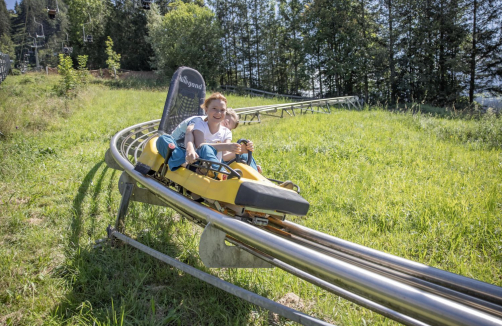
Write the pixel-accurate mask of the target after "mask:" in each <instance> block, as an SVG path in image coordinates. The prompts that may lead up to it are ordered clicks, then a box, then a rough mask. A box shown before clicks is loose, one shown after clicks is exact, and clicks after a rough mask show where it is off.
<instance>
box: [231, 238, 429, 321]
mask: <svg viewBox="0 0 502 326" xmlns="http://www.w3.org/2000/svg"><path fill="white" fill-rule="evenodd" d="M227 241H228V242H230V243H232V244H234V245H236V246H238V247H239V248H241V249H243V250H246V251H247V252H249V253H251V254H253V255H255V256H257V257H259V258H261V259H263V260H265V261H266V262H268V263H270V264H272V265H275V266H277V267H279V268H280V269H282V270H284V271H286V272H288V273H290V274H292V275H295V276H297V277H299V278H301V279H303V280H305V281H307V282H309V283H311V284H314V285H316V286H318V287H320V288H323V289H325V290H327V291H329V292H331V293H335V294H337V295H339V296H341V297H343V298H345V299H347V300H350V301H352V302H357V303H358V304H359V305H360V306H363V307H365V308H368V309H370V310H373V311H375V312H377V313H379V314H380V315H382V316H385V317H388V318H390V319H392V320H395V321H397V322H400V323H401V324H403V325H408V326H427V325H429V324H426V323H423V322H421V321H419V320H416V319H414V318H411V317H409V316H406V315H404V314H402V313H399V312H397V311H394V310H392V309H389V308H387V307H385V306H382V305H380V304H378V303H376V302H373V301H371V300H368V299H366V298H363V297H361V296H359V295H357V294H354V293H352V292H350V291H347V290H345V289H343V288H341V287H339V286H336V285H333V284H330V283H328V282H326V281H323V280H321V279H319V278H317V277H315V276H312V275H310V274H308V273H305V272H303V271H301V270H299V269H298V268H295V267H293V266H291V265H289V264H286V263H284V262H282V261H280V260H279V259H276V258H274V257H272V256H269V255H266V254H264V253H261V252H258V251H256V250H254V249H253V248H251V247H249V246H246V245H245V244H243V243H241V242H239V241H235V240H232V239H228V237H227Z"/></svg>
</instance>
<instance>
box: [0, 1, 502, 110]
mask: <svg viewBox="0 0 502 326" xmlns="http://www.w3.org/2000/svg"><path fill="white" fill-rule="evenodd" d="M55 4H56V0H21V1H20V2H19V3H18V4H16V6H15V10H14V11H11V12H10V20H9V19H4V17H6V16H8V15H9V13H7V11H6V10H5V5H4V0H0V18H1V19H0V34H2V35H3V36H2V35H0V37H2V49H3V50H2V51H3V52H7V53H8V52H9V50H8V47H11V48H12V44H14V45H15V46H16V56H17V59H18V61H19V62H21V63H22V62H23V61H24V60H26V61H28V63H29V64H31V65H33V64H34V63H35V59H34V55H33V53H32V52H33V45H34V44H35V45H38V46H40V48H38V52H39V59H40V62H41V64H42V65H47V64H49V65H52V66H55V65H57V57H56V56H55V54H57V53H58V52H61V48H62V47H61V45H62V44H61V43H62V42H63V40H66V38H67V35H68V36H69V38H68V40H69V43H70V45H71V46H73V48H74V52H73V54H72V55H73V56H74V59H75V58H76V56H77V55H81V54H85V55H88V56H89V67H90V68H101V67H106V65H107V64H106V60H107V58H108V57H107V54H106V52H105V50H104V49H105V41H106V39H107V37H108V36H110V37H111V38H112V39H113V40H114V42H115V48H114V50H115V51H116V52H117V53H120V54H121V55H122V58H121V61H120V63H121V67H122V68H124V69H131V70H151V69H158V70H159V72H161V73H162V74H165V75H167V76H166V77H167V78H169V76H170V73H171V72H172V71H173V70H174V69H175V68H176V67H178V66H180V65H186V66H192V67H194V68H196V69H198V70H200V71H201V72H202V73H203V75H204V77H205V78H206V79H207V80H208V81H210V82H211V83H216V82H218V83H220V84H231V85H238V86H247V87H254V88H259V89H263V90H268V91H274V92H279V93H288V94H309V95H314V96H342V95H360V96H361V97H362V98H364V99H365V100H366V101H372V102H378V101H379V102H382V103H392V104H395V103H398V102H427V103H431V104H435V105H455V107H456V108H459V107H461V106H462V104H466V103H471V102H472V101H473V99H474V96H475V95H476V94H479V93H483V92H490V93H492V94H500V93H501V91H502V83H501V77H502V34H501V26H502V25H501V24H502V23H501V17H502V1H500V0H454V1H445V0H427V1H426V0H417V1H411V2H410V1H404V0H380V1H378V0H271V1H260V0H207V2H206V3H204V1H202V0H184V1H179V0H177V2H176V1H171V0H156V1H155V3H152V6H151V7H152V10H150V11H148V10H143V9H142V3H141V0H116V1H101V0H64V1H63V0H60V1H57V4H58V9H59V11H58V14H57V17H56V19H52V20H51V19H49V18H48V17H47V8H48V7H54V6H55ZM42 27H43V31H44V32H45V35H44V37H43V38H37V37H36V35H38V34H40V33H41V31H42ZM85 35H92V36H93V39H94V42H93V43H90V42H86V41H85V40H84V36H85ZM8 39H10V40H12V41H11V43H12V44H10V45H9V44H7V43H8V41H7V40H8ZM4 48H5V49H4ZM26 54H28V56H26ZM74 62H75V60H74Z"/></svg>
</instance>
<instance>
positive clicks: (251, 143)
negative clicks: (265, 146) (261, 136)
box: [246, 140, 254, 152]
mask: <svg viewBox="0 0 502 326" xmlns="http://www.w3.org/2000/svg"><path fill="white" fill-rule="evenodd" d="M246 149H247V150H248V151H250V152H252V151H254V144H253V142H252V141H250V140H248V143H247V145H246Z"/></svg>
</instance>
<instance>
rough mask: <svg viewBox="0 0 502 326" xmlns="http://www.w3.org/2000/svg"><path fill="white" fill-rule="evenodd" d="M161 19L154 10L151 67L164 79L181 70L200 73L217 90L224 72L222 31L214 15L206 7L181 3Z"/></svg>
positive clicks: (150, 28)
mask: <svg viewBox="0 0 502 326" xmlns="http://www.w3.org/2000/svg"><path fill="white" fill-rule="evenodd" d="M170 6H171V8H172V9H171V10H170V11H169V12H168V13H167V14H166V15H165V16H161V15H160V14H159V12H158V11H156V10H155V8H153V10H151V11H150V13H149V15H148V25H147V26H148V31H149V36H148V41H149V42H150V44H151V46H152V48H153V51H154V54H155V55H154V57H153V58H152V64H153V65H154V67H156V68H157V69H158V70H159V71H161V72H162V73H163V74H164V75H165V76H169V77H170V76H172V74H173V73H174V72H175V71H176V69H177V68H178V67H180V66H189V67H191V68H194V69H196V70H198V71H199V72H200V73H201V74H202V75H203V76H204V79H205V81H206V84H208V85H209V86H211V87H214V86H216V83H217V81H218V77H219V76H220V74H221V72H222V69H221V66H220V62H221V60H222V46H221V43H220V36H221V30H220V28H219V26H218V24H217V22H216V20H215V15H214V14H213V13H212V12H211V10H209V9H208V8H205V7H200V6H198V5H196V4H191V3H183V2H181V1H178V2H174V3H171V4H170Z"/></svg>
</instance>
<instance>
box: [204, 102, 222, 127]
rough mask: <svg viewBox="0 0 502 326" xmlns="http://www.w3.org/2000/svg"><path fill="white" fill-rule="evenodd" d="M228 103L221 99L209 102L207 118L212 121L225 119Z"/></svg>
mask: <svg viewBox="0 0 502 326" xmlns="http://www.w3.org/2000/svg"><path fill="white" fill-rule="evenodd" d="M226 113H227V104H226V103H225V102H223V101H222V100H220V99H215V100H212V101H211V102H209V105H208V107H207V110H206V114H207V119H208V122H210V123H221V122H223V121H224V120H225V115H226Z"/></svg>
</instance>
